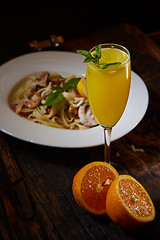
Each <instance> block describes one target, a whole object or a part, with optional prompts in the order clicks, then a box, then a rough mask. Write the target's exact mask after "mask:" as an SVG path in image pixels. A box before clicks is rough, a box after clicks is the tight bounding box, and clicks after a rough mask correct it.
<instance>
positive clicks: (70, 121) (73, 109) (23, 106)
mask: <svg viewBox="0 0 160 240" xmlns="http://www.w3.org/2000/svg"><path fill="white" fill-rule="evenodd" d="M79 81H83V82H85V78H83V77H81V78H76V76H74V75H73V76H70V77H67V78H64V77H62V76H61V75H60V74H58V73H53V74H50V73H49V72H47V71H45V72H41V73H35V74H32V75H29V76H27V77H26V78H25V79H24V80H22V84H21V86H19V85H17V87H15V88H14V89H13V90H12V92H11V94H10V100H9V104H10V107H11V109H12V110H13V111H14V112H16V113H17V114H18V115H19V116H21V117H24V118H26V119H28V120H30V121H33V122H35V123H40V124H44V125H47V126H50V127H55V128H63V129H79V130H80V129H88V128H90V127H93V126H95V125H97V121H96V120H95V118H94V116H93V114H92V112H91V109H90V106H89V103H88V99H87V97H84V96H82V95H80V93H79V91H78V90H77V85H78V83H79Z"/></svg>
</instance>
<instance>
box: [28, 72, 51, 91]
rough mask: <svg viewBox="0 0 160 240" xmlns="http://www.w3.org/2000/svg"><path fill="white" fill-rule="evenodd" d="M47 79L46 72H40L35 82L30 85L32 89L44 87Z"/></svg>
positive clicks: (47, 74)
mask: <svg viewBox="0 0 160 240" xmlns="http://www.w3.org/2000/svg"><path fill="white" fill-rule="evenodd" d="M48 78H49V73H48V72H42V73H41V74H40V75H39V76H38V77H37V79H36V80H35V81H33V83H32V88H33V89H35V88H36V86H37V85H38V86H40V87H46V86H47V80H48Z"/></svg>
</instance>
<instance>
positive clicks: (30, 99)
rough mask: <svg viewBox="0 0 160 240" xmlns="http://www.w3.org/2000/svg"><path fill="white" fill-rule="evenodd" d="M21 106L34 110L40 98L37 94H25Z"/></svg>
mask: <svg viewBox="0 0 160 240" xmlns="http://www.w3.org/2000/svg"><path fill="white" fill-rule="evenodd" d="M23 101H24V102H23V104H24V106H25V107H28V108H36V107H38V105H39V104H40V102H41V97H40V96H38V95H37V94H33V95H32V94H25V95H24V98H23Z"/></svg>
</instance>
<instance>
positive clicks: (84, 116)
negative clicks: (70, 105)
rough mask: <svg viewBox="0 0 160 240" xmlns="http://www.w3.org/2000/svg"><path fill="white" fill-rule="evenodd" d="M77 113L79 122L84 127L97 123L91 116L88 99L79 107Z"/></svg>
mask: <svg viewBox="0 0 160 240" xmlns="http://www.w3.org/2000/svg"><path fill="white" fill-rule="evenodd" d="M78 115H79V119H80V122H81V123H82V124H84V125H85V126H86V127H92V126H95V125H97V124H98V123H97V121H96V119H95V117H94V116H93V113H92V111H91V108H90V106H89V103H88V101H87V102H85V103H84V104H83V105H81V106H80V107H79V109H78Z"/></svg>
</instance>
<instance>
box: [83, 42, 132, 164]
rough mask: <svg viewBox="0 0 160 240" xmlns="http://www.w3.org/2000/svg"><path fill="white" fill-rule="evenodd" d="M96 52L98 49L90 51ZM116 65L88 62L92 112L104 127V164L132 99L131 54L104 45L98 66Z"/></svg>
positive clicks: (102, 45) (119, 46)
mask: <svg viewBox="0 0 160 240" xmlns="http://www.w3.org/2000/svg"><path fill="white" fill-rule="evenodd" d="M90 53H91V55H94V53H95V47H94V48H92V49H91V50H90ZM104 62H105V63H115V62H119V63H120V64H118V65H116V64H115V65H114V64H113V65H111V66H110V67H108V68H105V69H99V68H98V67H97V66H96V65H95V64H94V63H93V62H89V63H87V71H86V84H87V95H88V100H89V104H90V107H91V109H92V112H93V114H94V116H95V118H96V119H97V121H98V122H99V124H100V125H101V126H102V127H104V134H105V161H108V162H110V140H111V130H112V127H113V126H114V125H115V124H116V123H117V122H118V121H119V119H120V118H121V116H122V114H123V112H124V109H125V107H126V103H127V100H128V96H129V90H130V82H131V62H130V53H129V51H128V50H127V49H126V48H125V47H123V46H121V45H118V44H110V43H108V44H101V58H100V59H99V63H104Z"/></svg>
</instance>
